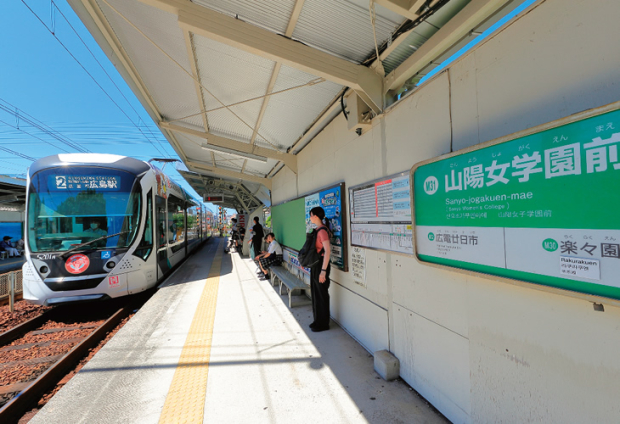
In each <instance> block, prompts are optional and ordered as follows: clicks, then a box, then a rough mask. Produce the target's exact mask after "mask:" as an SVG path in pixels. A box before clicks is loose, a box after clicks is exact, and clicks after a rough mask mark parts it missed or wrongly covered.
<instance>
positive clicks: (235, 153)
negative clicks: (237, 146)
mask: <svg viewBox="0 0 620 424" xmlns="http://www.w3.org/2000/svg"><path fill="white" fill-rule="evenodd" d="M202 148H203V149H205V150H211V151H213V152H218V153H226V154H227V155H232V156H237V157H240V158H243V159H249V160H254V161H256V162H262V163H267V158H266V157H264V156H258V155H253V154H252V153H246V152H240V151H239V150H234V149H229V148H227V147H220V146H212V145H211V144H207V143H202Z"/></svg>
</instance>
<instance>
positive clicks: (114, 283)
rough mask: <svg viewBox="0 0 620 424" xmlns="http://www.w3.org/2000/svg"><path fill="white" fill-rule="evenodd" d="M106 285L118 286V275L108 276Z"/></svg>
mask: <svg viewBox="0 0 620 424" xmlns="http://www.w3.org/2000/svg"><path fill="white" fill-rule="evenodd" d="M108 286H110V287H118V286H119V281H118V276H115V277H108Z"/></svg>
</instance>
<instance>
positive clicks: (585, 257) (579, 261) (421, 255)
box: [411, 102, 620, 299]
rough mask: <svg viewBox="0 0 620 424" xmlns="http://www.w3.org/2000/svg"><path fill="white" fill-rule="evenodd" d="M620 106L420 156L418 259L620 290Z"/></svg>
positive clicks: (579, 287) (579, 288) (596, 291)
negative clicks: (475, 145)
mask: <svg viewBox="0 0 620 424" xmlns="http://www.w3.org/2000/svg"><path fill="white" fill-rule="evenodd" d="M619 108H620V102H618V103H615V104H613V105H609V106H607V107H604V108H599V109H596V110H592V111H588V112H582V113H580V114H578V115H574V116H572V117H568V118H564V119H562V120H559V121H555V122H552V123H549V124H546V125H544V126H540V127H537V128H534V129H532V130H529V131H528V132H527V133H525V132H523V133H520V134H515V135H513V136H510V137H505V138H504V139H501V140H496V141H492V142H489V143H485V144H483V145H482V146H480V147H478V148H475V149H474V148H472V149H467V150H465V151H462V152H456V153H453V154H450V155H446V156H444V157H440V158H437V159H435V160H432V161H427V162H422V163H420V164H417V165H416V166H414V167H413V169H412V170H411V178H412V185H413V187H414V193H413V196H412V198H413V207H414V224H415V227H414V228H415V231H414V234H415V235H414V242H415V246H416V255H417V257H418V259H420V260H421V261H423V262H431V263H435V264H440V265H447V266H452V267H457V268H463V269H467V270H470V271H477V272H481V273H485V274H493V275H497V276H501V277H506V278H510V279H516V280H523V281H526V282H530V283H536V284H542V285H545V286H551V287H556V288H560V289H565V290H571V291H575V292H581V293H586V294H593V295H599V296H606V297H610V298H615V299H620V279H619V278H618V275H620V219H619V218H618V210H619V207H620V196H618V187H620V161H619V157H618V145H619V144H620V110H618V109H619Z"/></svg>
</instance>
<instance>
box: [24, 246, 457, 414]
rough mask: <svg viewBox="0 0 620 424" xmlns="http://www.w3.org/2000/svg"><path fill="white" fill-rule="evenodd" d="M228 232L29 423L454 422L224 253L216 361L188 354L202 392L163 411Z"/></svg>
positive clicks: (212, 343) (213, 346) (249, 266)
mask: <svg viewBox="0 0 620 424" xmlns="http://www.w3.org/2000/svg"><path fill="white" fill-rule="evenodd" d="M222 240H223V239H221V240H220V239H217V238H216V239H212V240H210V241H209V242H208V244H206V245H204V246H203V247H202V248H201V250H200V251H198V252H197V253H196V254H195V255H193V256H192V257H190V258H189V259H188V261H187V262H186V263H185V264H184V265H183V266H182V267H181V268H180V269H179V270H178V271H177V272H176V273H175V274H174V275H173V276H172V278H171V279H170V280H169V281H170V282H169V283H168V285H167V286H166V287H163V288H162V289H160V290H159V291H158V292H157V293H156V295H155V296H154V297H153V298H151V300H149V302H148V303H147V304H146V305H145V306H144V307H143V308H142V309H141V310H140V311H139V312H138V313H137V314H136V315H135V316H134V317H133V318H132V319H131V320H130V321H129V322H128V323H127V324H126V325H125V326H124V327H123V328H122V329H121V330H120V331H119V332H118V333H117V334H116V336H114V337H113V338H112V339H111V340H110V341H109V342H108V343H107V344H106V346H105V347H104V348H103V349H101V350H100V351H99V352H98V353H97V355H95V357H94V358H93V359H92V360H91V361H90V362H89V363H88V364H87V365H86V366H85V367H84V368H82V370H81V371H80V372H79V373H78V374H77V375H76V376H75V377H74V378H73V379H71V381H69V382H68V383H67V384H66V385H65V387H63V388H62V389H61V390H60V391H59V392H58V394H57V395H56V396H54V397H53V398H52V399H51V401H50V402H49V403H48V404H47V405H46V406H45V407H44V408H43V409H42V410H41V411H40V412H39V413H38V414H37V415H36V416H35V417H34V418H33V419H32V420H31V421H30V422H31V423H32V424H42V423H45V424H49V423H63V424H64V423H156V422H175V423H176V422H210V423H276V422H279V423H287V424H288V423H315V422H317V423H318V422H321V423H446V422H447V420H446V419H445V418H444V417H443V416H442V415H440V414H439V413H437V412H436V411H435V410H434V409H433V408H431V407H429V406H428V405H427V404H426V402H425V401H424V400H423V399H422V398H420V397H419V396H417V395H416V393H415V392H414V391H412V390H411V389H410V388H409V387H408V386H407V385H406V384H405V383H403V382H402V381H401V380H396V381H392V382H386V381H384V380H383V379H381V378H380V377H379V375H378V374H377V373H376V372H375V371H374V369H373V358H372V356H371V355H369V353H368V352H366V350H364V349H363V348H362V347H361V346H360V345H359V344H358V343H357V342H356V341H355V340H353V339H352V338H351V337H350V336H349V335H348V334H347V333H346V332H344V331H343V330H342V329H341V328H340V327H338V326H337V325H336V324H335V323H332V325H331V329H330V330H329V331H326V332H321V333H312V332H310V329H309V328H308V324H309V323H310V322H311V320H312V309H311V307H310V306H302V307H296V308H293V309H292V310H291V309H289V308H288V306H287V298H286V296H280V295H279V294H278V292H277V291H276V289H275V288H273V287H271V285H270V284H269V282H268V281H259V280H258V279H257V278H256V274H255V272H254V271H255V266H254V264H253V263H251V261H249V260H248V259H243V258H241V257H240V256H238V255H237V254H231V255H223V257H222V261H221V271H220V272H219V274H220V278H219V285H218V286H217V292H216V296H217V299H216V301H217V303H216V309H215V317H214V320H213V327H212V339H211V338H210V337H209V341H208V342H204V341H203V345H202V346H200V348H201V349H209V348H210V358H209V359H208V361H204V360H201V361H198V360H196V361H195V362H190V363H188V362H186V361H184V364H185V368H183V369H185V370H189V371H191V372H194V371H195V372H196V373H197V374H198V373H199V372H200V371H201V370H202V371H203V372H204V370H205V368H207V369H208V379H206V378H205V382H204V386H203V389H202V392H201V393H200V394H201V395H202V396H203V397H202V398H200V399H202V400H201V401H200V402H196V401H195V399H194V400H192V401H190V400H187V401H186V402H184V401H183V400H182V397H181V398H179V397H178V396H177V397H176V398H175V399H176V400H175V402H176V403H178V404H180V405H176V406H175V407H176V409H175V411H177V412H176V413H175V414H176V415H173V416H172V417H173V418H170V417H171V415H170V414H169V413H168V414H162V410H165V409H166V408H169V406H170V405H169V404H170V402H171V401H170V398H171V397H174V396H175V393H172V392H173V391H177V389H176V388H175V387H179V386H178V385H175V384H174V382H173V380H176V379H177V378H178V373H176V374H175V372H176V371H177V370H180V369H182V367H178V363H179V359H180V358H184V357H186V356H184V355H186V352H187V350H184V345H185V346H186V345H187V343H188V341H189V339H190V336H188V332H189V333H190V334H191V333H192V331H193V330H191V329H190V326H193V325H195V324H196V322H197V320H196V319H194V316H195V315H196V316H198V315H197V314H198V313H199V312H201V311H200V306H201V305H203V304H202V303H201V300H200V299H201V296H202V297H203V298H204V294H203V288H204V287H206V285H207V284H209V280H210V279H211V277H209V279H207V276H209V271H210V270H211V267H212V266H213V268H214V269H213V271H217V268H219V267H220V262H219V259H216V261H214V260H213V259H214V256H215V253H216V252H217V251H220V250H222V249H223V247H224V244H223V241H222ZM216 267H217V268H216ZM203 312H204V311H203ZM200 320H202V321H204V319H202V318H201V319H200ZM200 320H199V321H200ZM192 321H193V324H192ZM192 328H194V327H192ZM182 352H185V353H182ZM194 383H195V382H194ZM194 383H192V384H194ZM171 387H173V389H171ZM178 390H181V389H178ZM205 395H206V396H205ZM197 403H200V404H199V405H198V404H197ZM197 409H198V410H199V415H198V416H196V415H194V416H193V418H190V417H192V415H191V411H192V410H197ZM164 417H167V418H166V419H164Z"/></svg>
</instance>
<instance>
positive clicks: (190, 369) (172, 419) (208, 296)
mask: <svg viewBox="0 0 620 424" xmlns="http://www.w3.org/2000/svg"><path fill="white" fill-rule="evenodd" d="M222 252H223V249H222V248H221V246H220V244H219V243H218V246H217V252H216V254H215V257H214V258H213V263H212V264H211V270H210V271H209V276H208V277H207V281H206V283H205V287H204V289H203V291H202V295H201V296H200V301H199V302H198V307H197V308H196V313H195V314H194V318H193V320H192V324H191V326H190V328H189V333H188V334H187V339H186V340H185V345H184V346H183V351H182V352H181V357H180V359H179V364H178V366H177V369H176V371H175V373H174V377H173V378H172V384H171V385H170V390H169V391H168V396H167V397H166V402H165V403H164V408H163V410H162V412H161V416H160V417H159V422H160V423H202V420H203V416H204V404H205V396H206V392H207V377H208V375H209V359H210V358H211V341H212V337H213V323H214V321H215V305H216V303H217V292H218V287H219V284H220V270H221V265H222Z"/></svg>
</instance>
